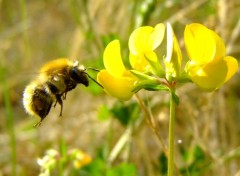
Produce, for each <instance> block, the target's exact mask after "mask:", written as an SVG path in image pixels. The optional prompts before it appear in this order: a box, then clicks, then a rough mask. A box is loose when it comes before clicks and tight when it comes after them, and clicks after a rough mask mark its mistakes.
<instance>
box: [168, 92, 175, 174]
mask: <svg viewBox="0 0 240 176" xmlns="http://www.w3.org/2000/svg"><path fill="white" fill-rule="evenodd" d="M175 107H176V103H175V100H174V91H172V92H171V97H170V117H169V138H168V176H173V175H174V124H175Z"/></svg>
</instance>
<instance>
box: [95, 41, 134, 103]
mask: <svg viewBox="0 0 240 176" xmlns="http://www.w3.org/2000/svg"><path fill="white" fill-rule="evenodd" d="M103 63H104V66H105V68H106V69H105V70H101V71H100V72H99V73H98V75H97V80H98V82H99V83H100V84H101V85H102V86H103V87H104V90H105V92H106V93H108V94H109V95H112V96H113V97H116V98H118V99H120V100H129V99H130V98H131V97H132V95H133V94H134V93H133V92H132V90H133V87H134V83H135V81H137V78H136V77H135V76H134V75H132V74H131V73H130V72H129V71H128V70H126V68H125V66H124V64H123V62H122V57H121V50H120V43H119V41H118V40H114V41H112V42H110V43H109V44H108V45H107V47H106V48H105V51H104V54H103Z"/></svg>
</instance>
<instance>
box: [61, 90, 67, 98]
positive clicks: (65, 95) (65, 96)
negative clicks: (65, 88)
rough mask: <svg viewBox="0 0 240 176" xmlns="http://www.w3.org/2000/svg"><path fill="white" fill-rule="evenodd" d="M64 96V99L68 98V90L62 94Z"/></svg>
mask: <svg viewBox="0 0 240 176" xmlns="http://www.w3.org/2000/svg"><path fill="white" fill-rule="evenodd" d="M62 97H63V100H66V98H67V92H64V93H63V95H62Z"/></svg>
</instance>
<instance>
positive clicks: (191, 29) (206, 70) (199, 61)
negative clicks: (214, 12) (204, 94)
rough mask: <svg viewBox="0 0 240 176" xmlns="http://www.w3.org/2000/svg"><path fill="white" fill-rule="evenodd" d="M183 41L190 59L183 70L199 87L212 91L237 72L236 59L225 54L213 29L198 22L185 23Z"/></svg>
mask: <svg viewBox="0 0 240 176" xmlns="http://www.w3.org/2000/svg"><path fill="white" fill-rule="evenodd" d="M184 42H185V46H186V50H187V53H188V56H189V59H190V61H189V62H188V63H187V65H186V67H185V70H186V72H187V74H188V75H189V77H190V78H191V80H192V81H193V82H194V83H195V84H196V85H198V86H199V87H200V88H202V89H204V90H207V91H213V90H215V89H217V88H219V87H221V86H222V85H223V84H224V83H225V82H227V81H228V80H229V79H230V78H231V77H232V76H233V75H234V74H235V73H236V72H237V70H238V62H237V60H236V59H235V58H233V57H231V56H226V48H225V45H224V43H223V41H222V39H221V38H220V37H219V36H218V35H217V34H216V33H215V32H214V31H212V30H210V29H208V28H206V27H205V26H203V25H201V24H198V23H193V24H190V25H187V26H186V28H185V32H184Z"/></svg>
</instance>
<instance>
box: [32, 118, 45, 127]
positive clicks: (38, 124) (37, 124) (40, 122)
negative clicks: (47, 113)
mask: <svg viewBox="0 0 240 176" xmlns="http://www.w3.org/2000/svg"><path fill="white" fill-rule="evenodd" d="M42 121H43V119H41V120H40V121H39V122H38V123H36V124H35V125H33V127H39V126H41V124H42Z"/></svg>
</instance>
